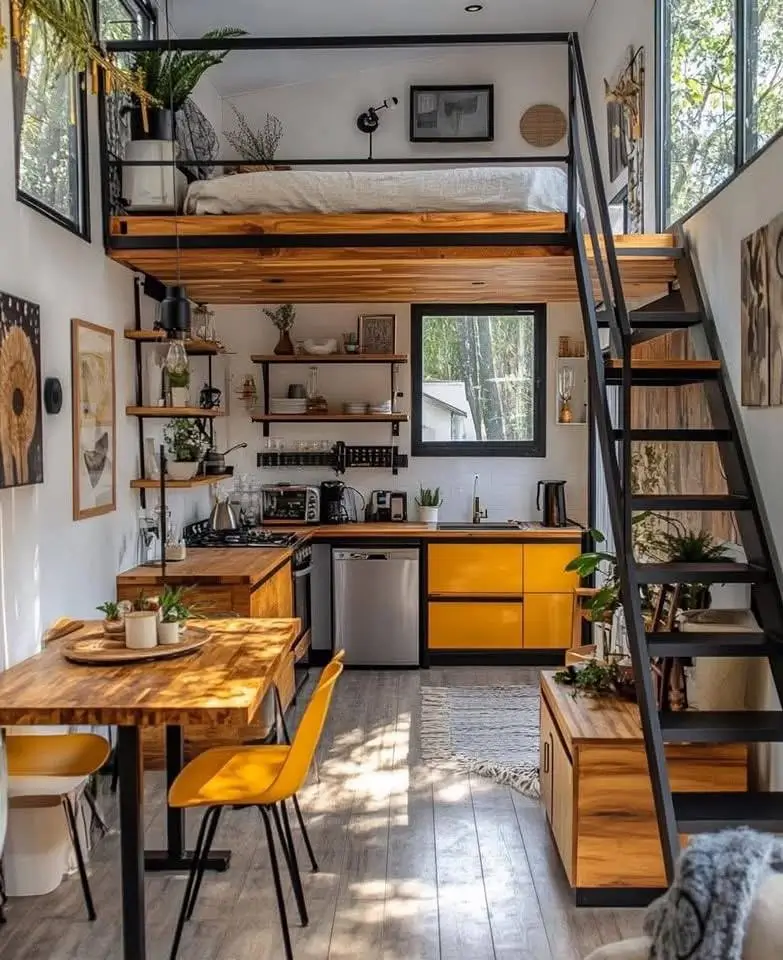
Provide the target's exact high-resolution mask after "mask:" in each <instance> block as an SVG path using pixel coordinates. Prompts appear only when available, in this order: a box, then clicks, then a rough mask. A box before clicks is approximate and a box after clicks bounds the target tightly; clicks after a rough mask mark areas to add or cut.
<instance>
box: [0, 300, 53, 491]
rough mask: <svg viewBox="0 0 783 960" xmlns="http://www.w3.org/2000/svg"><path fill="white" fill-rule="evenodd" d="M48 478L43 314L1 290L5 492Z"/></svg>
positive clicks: (0, 481) (0, 473)
mask: <svg viewBox="0 0 783 960" xmlns="http://www.w3.org/2000/svg"><path fill="white" fill-rule="evenodd" d="M43 479H44V476H43V428H42V414H41V310H40V307H39V306H38V304H37V303H31V302H30V301H29V300H22V299H21V298H20V297H14V296H11V294H8V293H2V292H0V489H5V488H8V487H25V486H29V485H30V484H33V483H43Z"/></svg>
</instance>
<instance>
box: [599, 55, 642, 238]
mask: <svg viewBox="0 0 783 960" xmlns="http://www.w3.org/2000/svg"><path fill="white" fill-rule="evenodd" d="M644 59H645V58H644V47H639V48H638V49H636V50H635V49H634V48H633V47H631V49H630V51H629V53H628V64H627V66H626V67H624V69H623V70H622V71H621V72H620V75H619V77H618V78H617V80H616V81H615V82H614V83H612V84H610V83H609V82H608V81H607V80H604V89H605V93H606V122H607V127H608V131H609V174H610V177H611V179H612V180H615V179H616V177H617V176H619V175H620V173H621V172H622V171H623V169H624V168H625V167H626V166H627V167H628V221H629V222H628V229H629V232H630V233H642V232H643V231H644V105H645V96H644V86H645V68H644ZM618 127H619V131H620V137H619V140H620V142H619V143H618V142H617V140H618V138H617V137H616V133H617V130H618ZM613 154H614V156H613ZM613 164H614V166H613ZM613 171H614V172H613Z"/></svg>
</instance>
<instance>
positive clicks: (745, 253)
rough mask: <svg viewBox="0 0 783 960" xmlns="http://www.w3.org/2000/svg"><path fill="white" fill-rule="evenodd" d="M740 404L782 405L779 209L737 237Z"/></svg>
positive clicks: (782, 218)
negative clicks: (746, 234)
mask: <svg viewBox="0 0 783 960" xmlns="http://www.w3.org/2000/svg"><path fill="white" fill-rule="evenodd" d="M740 272H741V281H740V282H741V324H742V326H741V334H742V344H741V351H742V356H741V368H742V404H743V406H746V407H768V406H772V407H780V406H783V214H780V215H779V216H777V217H775V219H774V220H772V221H770V223H768V224H767V225H766V226H765V227H760V228H759V229H758V230H756V231H755V233H752V234H751V235H750V236H749V237H745V239H744V240H743V241H742V257H741V271H740Z"/></svg>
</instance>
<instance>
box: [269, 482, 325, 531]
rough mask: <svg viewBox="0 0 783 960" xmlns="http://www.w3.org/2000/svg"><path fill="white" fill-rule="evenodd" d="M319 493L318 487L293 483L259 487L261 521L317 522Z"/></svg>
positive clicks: (318, 520) (319, 513)
mask: <svg viewBox="0 0 783 960" xmlns="http://www.w3.org/2000/svg"><path fill="white" fill-rule="evenodd" d="M320 519H321V493H320V492H319V490H318V487H308V486H304V485H302V484H294V483H275V484H265V485H264V486H263V487H261V522H262V523H319V522H320Z"/></svg>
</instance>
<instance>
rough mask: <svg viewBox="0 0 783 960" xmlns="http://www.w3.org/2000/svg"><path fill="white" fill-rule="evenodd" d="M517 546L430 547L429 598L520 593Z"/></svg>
mask: <svg viewBox="0 0 783 960" xmlns="http://www.w3.org/2000/svg"><path fill="white" fill-rule="evenodd" d="M522 551H523V547H522V544H521V543H431V544H430V546H429V548H428V551H427V570H428V574H427V578H428V587H429V592H430V594H445V595H449V594H452V595H457V596H474V595H475V596H479V595H482V594H485V595H487V596H492V595H493V594H504V593H511V594H516V595H521V593H522V561H523V552H522Z"/></svg>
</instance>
